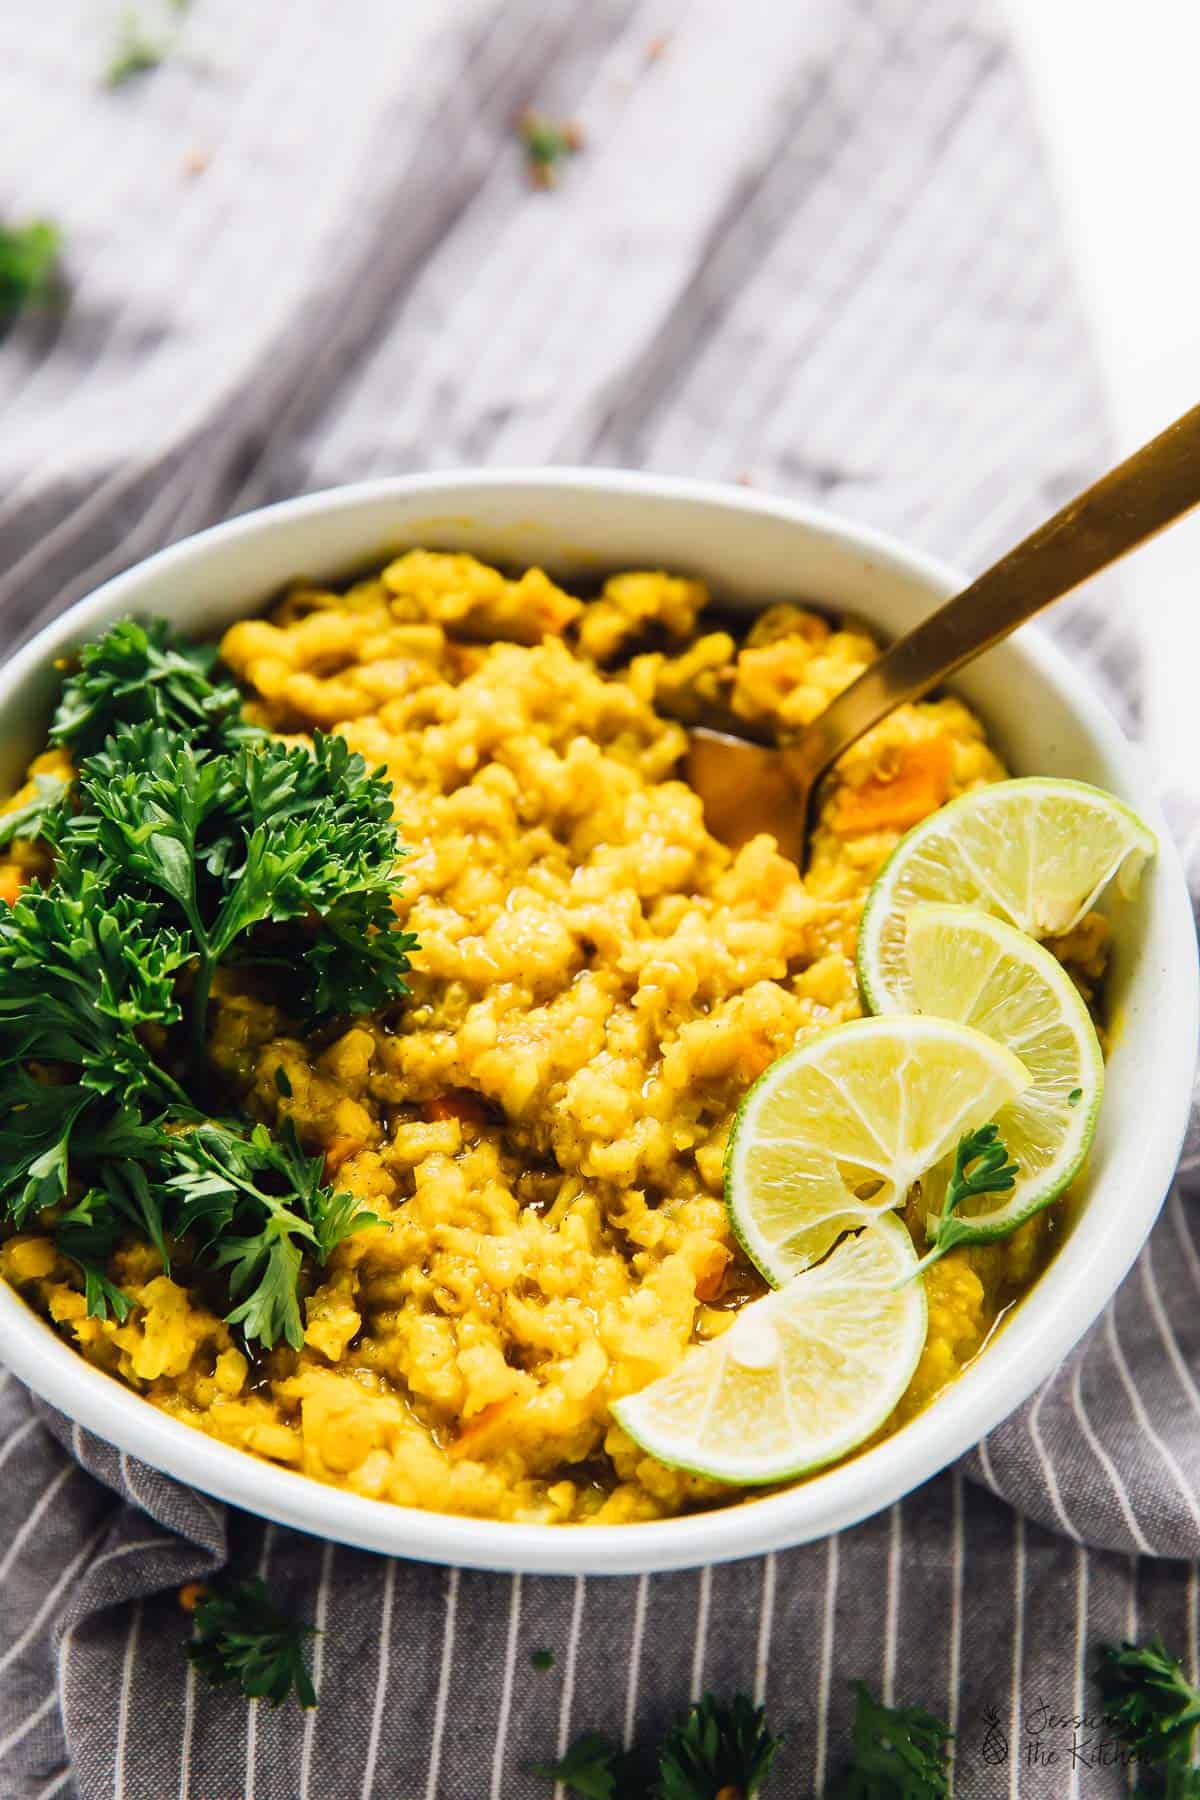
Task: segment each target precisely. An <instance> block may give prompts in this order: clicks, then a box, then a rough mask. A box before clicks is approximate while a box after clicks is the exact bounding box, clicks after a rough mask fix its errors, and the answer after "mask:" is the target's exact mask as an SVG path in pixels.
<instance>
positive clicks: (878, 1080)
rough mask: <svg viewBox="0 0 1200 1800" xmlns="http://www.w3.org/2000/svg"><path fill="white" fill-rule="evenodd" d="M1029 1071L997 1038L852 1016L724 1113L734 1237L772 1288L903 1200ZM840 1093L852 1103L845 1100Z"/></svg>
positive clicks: (943, 1024)
mask: <svg viewBox="0 0 1200 1800" xmlns="http://www.w3.org/2000/svg"><path fill="white" fill-rule="evenodd" d="M1029 1079H1030V1078H1029V1074H1028V1072H1027V1071H1026V1069H1025V1068H1024V1067H1023V1065H1022V1063H1021V1061H1020V1059H1019V1058H1018V1057H1016V1056H1014V1055H1013V1053H1012V1052H1011V1051H1010V1050H1008V1049H1007V1048H1006V1047H1005V1046H1004V1045H1002V1044H999V1043H997V1042H996V1040H995V1039H993V1038H988V1037H986V1036H984V1035H983V1034H982V1033H980V1032H977V1031H974V1030H972V1029H971V1028H970V1027H969V1026H963V1025H959V1024H955V1023H954V1022H952V1021H946V1020H940V1019H935V1018H921V1017H915V1018H896V1017H891V1016H889V1017H887V1018H883V1019H856V1020H853V1021H851V1022H850V1023H849V1024H846V1025H839V1026H836V1027H834V1028H833V1029H831V1030H829V1031H824V1032H820V1033H818V1034H816V1035H814V1036H813V1037H812V1038H810V1039H809V1040H808V1041H807V1042H806V1043H805V1044H802V1045H801V1046H800V1047H799V1048H798V1049H796V1050H793V1051H791V1052H789V1054H788V1055H787V1056H784V1057H781V1058H780V1059H779V1061H778V1062H775V1063H773V1064H772V1065H771V1067H770V1068H769V1069H768V1070H766V1072H765V1073H764V1074H763V1075H761V1076H760V1077H759V1079H758V1081H757V1082H756V1083H755V1085H754V1086H753V1087H752V1088H751V1089H750V1092H749V1093H748V1094H747V1096H746V1098H745V1099H744V1100H743V1102H742V1105H741V1108H740V1110H739V1112H738V1115H737V1118H736V1119H735V1121H734V1126H733V1131H732V1133H731V1135H730V1140H729V1145H728V1148H727V1150H726V1155H725V1198H726V1204H727V1206H728V1209H729V1216H730V1222H731V1225H732V1228H733V1231H734V1234H735V1236H736V1237H737V1239H738V1241H739V1243H740V1244H741V1246H742V1248H743V1250H744V1251H745V1252H746V1255H747V1256H748V1257H749V1258H750V1260H751V1262H753V1263H754V1264H755V1266H756V1267H757V1268H758V1269H759V1270H760V1271H761V1273H762V1274H763V1275H764V1276H765V1277H766V1279H767V1280H768V1281H769V1282H771V1284H772V1285H773V1286H775V1287H779V1286H782V1285H783V1283H785V1282H787V1281H788V1280H790V1279H791V1278H792V1277H793V1276H794V1275H797V1274H798V1273H800V1271H802V1270H805V1269H808V1268H811V1267H812V1265H813V1264H815V1263H818V1262H819V1261H820V1259H821V1258H822V1257H823V1256H825V1255H827V1253H828V1252H829V1251H830V1250H831V1249H832V1248H833V1246H834V1244H835V1243H836V1242H837V1240H838V1239H839V1237H841V1236H842V1235H843V1234H844V1233H845V1232H847V1231H854V1230H859V1229H861V1228H862V1227H863V1226H866V1225H869V1224H871V1223H873V1222H875V1221H877V1220H879V1219H881V1218H883V1217H884V1216H885V1215H886V1214H888V1213H889V1212H891V1211H892V1210H893V1209H894V1208H895V1207H898V1206H902V1205H903V1204H904V1202H905V1199H906V1197H907V1193H908V1190H909V1188H910V1186H911V1185H912V1183H913V1182H914V1181H916V1180H918V1179H920V1178H921V1176H922V1175H923V1174H924V1173H925V1171H926V1170H927V1169H929V1168H931V1167H932V1166H933V1165H934V1164H936V1163H938V1162H940V1161H942V1160H944V1159H945V1158H947V1157H949V1156H951V1155H952V1154H953V1151H954V1148H955V1146H956V1144H957V1142H958V1139H959V1137H960V1136H961V1134H962V1132H964V1131H968V1130H971V1129H973V1128H974V1127H976V1126H978V1125H983V1124H986V1123H987V1122H988V1121H989V1120H990V1119H991V1118H992V1117H993V1116H994V1115H995V1113H996V1112H997V1111H998V1110H999V1109H1000V1108H1001V1107H1002V1106H1003V1105H1004V1104H1006V1103H1007V1102H1008V1101H1009V1100H1011V1099H1012V1098H1013V1097H1014V1096H1015V1095H1016V1094H1018V1093H1020V1092H1021V1091H1022V1090H1023V1089H1024V1088H1025V1087H1027V1086H1028V1085H1029ZM856 1083H857V1084H859V1085H860V1087H861V1091H860V1092H859V1093H858V1094H857V1095H856V1096H855V1095H853V1089H854V1087H855V1084H856ZM848 1089H849V1090H850V1091H851V1094H852V1101H853V1103H849V1102H848V1103H846V1104H842V1103H841V1102H842V1100H843V1099H844V1098H845V1095H846V1092H847V1090H848ZM867 1104H873V1106H874V1116H873V1118H872V1119H871V1122H870V1124H869V1125H868V1124H867V1123H866V1122H865V1120H864V1117H863V1115H864V1112H865V1110H866V1105H867Z"/></svg>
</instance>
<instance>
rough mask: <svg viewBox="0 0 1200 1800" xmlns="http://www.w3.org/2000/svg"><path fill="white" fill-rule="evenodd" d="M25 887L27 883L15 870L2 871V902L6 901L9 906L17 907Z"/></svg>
mask: <svg viewBox="0 0 1200 1800" xmlns="http://www.w3.org/2000/svg"><path fill="white" fill-rule="evenodd" d="M24 886H25V883H24V882H23V881H22V880H21V877H20V876H19V875H18V874H17V871H16V870H15V869H5V870H3V871H0V900H4V901H6V902H7V903H8V905H9V906H15V905H16V903H17V901H18V900H19V899H20V896H21V889H22V888H23V887H24Z"/></svg>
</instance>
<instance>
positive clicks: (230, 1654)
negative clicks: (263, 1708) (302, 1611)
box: [187, 1577, 317, 1707]
mask: <svg viewBox="0 0 1200 1800" xmlns="http://www.w3.org/2000/svg"><path fill="white" fill-rule="evenodd" d="M193 1617H194V1620H195V1636H194V1637H193V1638H192V1640H191V1642H190V1643H189V1644H188V1646H187V1654H188V1657H189V1658H190V1660H191V1661H192V1662H193V1663H194V1665H195V1666H196V1668H197V1669H199V1671H200V1673H201V1674H202V1675H207V1677H208V1679H209V1681H211V1682H212V1683H213V1685H214V1686H220V1685H222V1684H224V1683H226V1682H233V1683H235V1684H236V1685H237V1686H238V1687H240V1688H241V1690H242V1692H243V1694H245V1695H246V1697H247V1699H249V1700H268V1701H270V1703H271V1705H272V1706H281V1705H282V1704H283V1702H284V1701H285V1700H286V1699H287V1697H288V1695H289V1694H291V1693H293V1692H294V1693H295V1696H296V1699H297V1700H298V1701H299V1703H300V1705H301V1706H303V1707H311V1706H315V1705H316V1704H317V1694H316V1689H315V1688H314V1687H313V1684H312V1677H311V1676H310V1675H309V1672H308V1667H307V1664H306V1663H305V1660H304V1643H305V1639H306V1638H309V1637H311V1636H312V1634H313V1630H314V1627H313V1626H311V1625H306V1624H304V1623H303V1622H302V1621H301V1620H299V1619H294V1618H293V1617H292V1616H291V1614H290V1613H286V1612H284V1610H283V1609H282V1607H279V1606H276V1604H275V1602H274V1601H273V1600H272V1599H271V1596H270V1594H269V1593H268V1592H267V1587H266V1583H265V1582H263V1581H261V1580H260V1579H258V1578H257V1577H254V1578H252V1579H249V1580H245V1581H236V1582H234V1581H227V1580H226V1581H217V1582H214V1583H211V1584H210V1585H209V1586H208V1589H207V1591H206V1592H205V1593H204V1594H203V1595H202V1596H201V1598H200V1599H199V1600H198V1601H197V1603H196V1609H195V1613H194V1615H193Z"/></svg>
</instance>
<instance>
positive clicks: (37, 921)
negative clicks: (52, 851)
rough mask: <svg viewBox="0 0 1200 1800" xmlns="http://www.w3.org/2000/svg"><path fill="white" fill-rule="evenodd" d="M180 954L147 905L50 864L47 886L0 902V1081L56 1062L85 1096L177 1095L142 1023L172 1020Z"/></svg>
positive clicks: (180, 941) (70, 867) (78, 871)
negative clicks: (9, 902)
mask: <svg viewBox="0 0 1200 1800" xmlns="http://www.w3.org/2000/svg"><path fill="white" fill-rule="evenodd" d="M189 955H190V950H189V946H188V945H187V943H186V942H185V940H184V938H183V937H182V935H181V934H180V933H179V932H177V931H175V930H173V929H171V928H170V927H164V926H163V925H162V924H161V923H160V922H159V920H158V918H157V917H156V911H155V908H154V907H153V905H151V904H148V903H147V902H146V901H145V900H143V899H140V898H139V897H138V896H136V895H135V894H133V893H118V894H116V895H114V894H113V893H112V892H111V891H110V888H109V886H108V884H107V882H106V881H105V880H103V879H102V878H101V876H99V875H98V874H97V873H96V871H95V870H93V869H90V868H87V867H85V866H80V865H76V864H71V863H69V862H62V861H61V860H60V863H59V866H58V869H57V871H56V875H55V879H54V880H53V881H52V882H51V883H50V885H49V886H48V887H46V888H40V887H36V886H31V887H27V888H24V889H22V891H21V893H20V894H19V895H18V897H17V899H16V901H15V902H14V904H13V905H12V906H8V905H4V904H0V1080H2V1079H3V1077H4V1076H5V1075H11V1074H14V1073H15V1072H16V1071H18V1070H20V1069H21V1068H22V1067H23V1065H24V1064H25V1063H27V1062H34V1063H38V1064H66V1065H69V1066H70V1067H72V1068H73V1069H75V1070H76V1071H77V1080H78V1083H79V1085H80V1086H81V1087H82V1088H83V1089H85V1090H87V1091H89V1092H91V1093H95V1094H103V1095H110V1096H115V1097H119V1098H120V1099H121V1100H122V1101H123V1102H128V1101H129V1100H131V1099H132V1098H135V1097H136V1096H138V1095H140V1094H143V1093H150V1094H153V1095H156V1096H157V1097H158V1098H160V1099H161V1100H167V1099H177V1100H178V1099H185V1098H186V1096H185V1095H184V1094H183V1091H182V1089H181V1088H180V1087H179V1085H178V1083H177V1082H176V1081H175V1080H174V1079H173V1078H172V1077H171V1076H170V1075H169V1074H168V1073H167V1071H166V1070H165V1069H164V1068H163V1066H162V1064H161V1063H160V1062H159V1061H158V1060H157V1059H156V1057H155V1056H154V1054H153V1052H152V1050H151V1048H150V1044H149V1041H148V1038H147V1036H146V1032H145V1028H146V1027H156V1028H158V1029H159V1030H160V1031H161V1030H164V1029H165V1028H167V1027H168V1026H171V1025H174V1024H175V1023H176V1022H177V1021H178V1020H179V1018H180V1016H181V1014H180V1007H179V1001H178V999H177V997H176V981H177V978H178V976H179V973H180V971H181V969H182V968H183V967H184V966H185V964H186V963H187V962H188V961H189ZM2 1091H3V1090H2V1087H0V1093H2Z"/></svg>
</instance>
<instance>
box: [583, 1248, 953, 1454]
mask: <svg viewBox="0 0 1200 1800" xmlns="http://www.w3.org/2000/svg"><path fill="white" fill-rule="evenodd" d="M916 1261H917V1258H916V1252H915V1251H914V1249H913V1246H912V1239H911V1238H910V1237H909V1235H908V1232H907V1231H906V1230H905V1228H904V1226H903V1225H902V1224H901V1223H900V1221H899V1220H898V1219H895V1218H891V1217H887V1218H883V1219H880V1220H879V1221H878V1223H876V1224H874V1225H871V1226H870V1227H869V1228H868V1229H867V1230H866V1231H860V1232H859V1233H858V1234H857V1235H856V1236H854V1237H850V1238H846V1239H845V1240H844V1242H842V1243H841V1244H839V1245H838V1247H837V1249H836V1250H835V1251H834V1252H833V1254H832V1256H829V1257H827V1258H826V1260H825V1261H824V1262H823V1263H820V1264H819V1265H818V1266H817V1267H816V1268H815V1269H809V1270H808V1271H807V1272H806V1273H805V1274H803V1275H798V1276H797V1277H796V1279H795V1280H794V1281H791V1282H789V1283H788V1285H787V1287H786V1288H784V1289H783V1291H782V1292H781V1293H778V1294H768V1295H766V1297H765V1298H764V1299H762V1300H754V1301H751V1303H750V1305H749V1306H744V1307H743V1308H742V1310H741V1312H739V1314H738V1315H737V1318H736V1319H735V1320H734V1322H733V1324H732V1325H731V1326H730V1327H729V1330H728V1331H726V1332H725V1333H724V1334H723V1336H721V1337H719V1338H717V1339H716V1340H715V1341H714V1342H713V1343H711V1344H704V1345H699V1346H697V1347H696V1348H694V1349H692V1350H689V1351H688V1352H687V1354H686V1355H685V1356H684V1358H683V1361H682V1362H681V1363H680V1364H679V1367H678V1368H677V1369H673V1370H672V1372H671V1373H670V1374H669V1375H664V1376H663V1377H662V1378H661V1380H659V1381H652V1382H651V1383H650V1386H649V1387H645V1388H643V1389H642V1391H641V1393H639V1394H633V1395H631V1396H630V1398H629V1399H627V1400H621V1401H618V1403H617V1404H616V1405H615V1406H614V1407H613V1412H614V1414H615V1416H616V1418H617V1421H618V1423H619V1424H621V1425H622V1426H623V1427H624V1428H625V1430H626V1431H627V1432H628V1433H629V1435H630V1437H632V1438H634V1439H636V1441H637V1442H638V1443H639V1444H640V1445H641V1446H642V1448H643V1449H644V1450H648V1451H649V1452H650V1454H651V1456H655V1457H657V1458H658V1460H659V1461H660V1462H665V1463H670V1464H672V1465H673V1466H674V1467H676V1468H680V1469H689V1470H691V1471H692V1472H693V1473H694V1474H697V1475H708V1476H711V1477H712V1478H713V1480H715V1481H730V1482H736V1483H737V1484H738V1486H739V1487H741V1486H745V1487H750V1486H757V1485H760V1484H761V1483H763V1482H768V1481H784V1480H786V1479H788V1478H789V1477H790V1476H794V1475H803V1474H805V1473H806V1471H808V1470H809V1469H819V1468H820V1467H821V1466H822V1465H823V1464H824V1463H828V1462H832V1461H833V1460H834V1459H835V1457H839V1456H844V1455H845V1454H846V1452H847V1451H848V1450H853V1449H854V1447H855V1445H857V1444H861V1443H862V1441H863V1439H864V1438H867V1437H870V1435H871V1433H872V1432H873V1431H876V1430H877V1429H878V1428H879V1426H880V1425H882V1424H883V1422H884V1420H885V1419H886V1418H887V1417H888V1415H889V1414H890V1413H891V1412H892V1411H893V1410H894V1408H895V1406H896V1403H897V1401H898V1400H899V1399H900V1396H901V1395H902V1394H903V1392H904V1390H905V1388H906V1387H907V1386H908V1384H909V1382H910V1381H911V1379H912V1374H913V1370H914V1369H915V1368H916V1366H917V1360H918V1358H919V1357H920V1354H921V1351H922V1348H923V1347H924V1343H925V1333H926V1330H927V1325H928V1321H927V1316H926V1307H925V1284H924V1282H923V1281H907V1282H905V1281H904V1280H903V1278H904V1276H905V1275H907V1274H910V1273H911V1271H912V1270H913V1269H914V1268H915V1266H916ZM901 1283H902V1285H898V1284H901Z"/></svg>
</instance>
